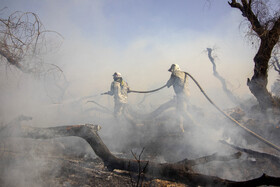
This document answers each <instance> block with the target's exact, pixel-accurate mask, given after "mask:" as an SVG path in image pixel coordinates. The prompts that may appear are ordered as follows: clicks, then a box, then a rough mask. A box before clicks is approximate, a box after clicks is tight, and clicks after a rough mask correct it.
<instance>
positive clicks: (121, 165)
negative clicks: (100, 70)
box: [0, 124, 280, 186]
mask: <svg viewBox="0 0 280 187" xmlns="http://www.w3.org/2000/svg"><path fill="white" fill-rule="evenodd" d="M100 128H101V127H100V126H99V125H92V124H85V125H72V126H58V127H48V128H37V127H27V126H13V127H9V128H6V129H4V130H3V129H2V131H1V132H0V135H1V136H2V137H10V136H17V137H23V138H32V139H51V138H58V137H68V136H76V137H80V138H83V139H84V140H85V141H87V142H88V143H89V145H90V146H91V148H92V149H93V150H94V152H95V154H96V155H97V156H98V157H100V158H101V159H102V161H103V162H104V165H105V166H106V167H107V168H108V170H111V171H113V170H114V169H119V170H126V171H130V172H136V173H138V172H139V170H140V169H141V168H144V167H145V171H144V173H145V175H148V176H150V177H152V178H159V179H167V180H170V181H176V182H182V183H185V184H187V185H190V186H197V185H199V186H259V185H280V178H277V177H271V176H267V175H265V174H264V175H263V176H261V177H259V178H256V179H252V180H249V181H242V182H237V181H231V180H226V179H221V178H219V177H215V176H209V175H203V174H200V173H195V172H193V170H192V166H193V165H196V164H200V163H205V162H208V161H213V160H229V159H237V158H239V156H240V153H237V154H234V155H230V156H229V157H228V158H226V157H225V156H223V157H219V156H217V155H215V154H214V155H210V156H206V157H202V158H199V159H195V160H187V159H184V160H182V161H180V162H177V163H156V162H149V161H140V164H139V161H137V160H133V159H124V158H118V157H116V156H114V155H113V154H112V153H111V152H110V151H109V149H108V148H107V146H106V145H105V144H104V143H103V141H102V139H101V138H100V137H99V135H98V133H97V131H98V130H99V129H100ZM147 163H148V164H147Z"/></svg>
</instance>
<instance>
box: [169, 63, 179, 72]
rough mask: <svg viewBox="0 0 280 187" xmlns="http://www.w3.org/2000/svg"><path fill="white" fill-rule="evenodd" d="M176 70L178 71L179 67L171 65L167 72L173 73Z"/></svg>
mask: <svg viewBox="0 0 280 187" xmlns="http://www.w3.org/2000/svg"><path fill="white" fill-rule="evenodd" d="M178 70H180V67H179V65H178V64H172V65H171V67H170V68H169V70H168V71H170V72H174V71H178Z"/></svg>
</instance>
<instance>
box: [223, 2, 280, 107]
mask: <svg viewBox="0 0 280 187" xmlns="http://www.w3.org/2000/svg"><path fill="white" fill-rule="evenodd" d="M228 3H229V5H230V6H231V7H232V8H237V9H239V10H240V11H241V13H242V16H244V17H245V18H246V19H247V20H248V21H249V27H250V29H251V30H250V31H251V35H256V36H257V39H258V40H259V42H260V45H259V49H258V52H257V54H256V55H255V57H254V63H255V67H254V75H253V76H252V78H251V79H249V78H248V80H247V85H248V86H249V89H250V91H251V93H252V94H253V95H254V96H255V97H256V98H257V100H258V102H259V105H260V107H261V108H262V109H263V110H266V109H268V108H271V107H274V106H275V100H274V98H273V97H272V95H271V94H270V93H269V92H268V90H267V77H268V74H267V71H268V67H269V65H268V64H269V60H270V58H271V54H272V52H273V50H276V46H277V45H279V36H280V15H279V13H280V11H279V10H276V11H275V12H272V10H269V7H268V4H267V1H265V2H264V1H260V0H241V1H240V2H237V1H236V0H232V1H230V2H228ZM278 3H279V2H278Z"/></svg>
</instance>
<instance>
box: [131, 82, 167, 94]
mask: <svg viewBox="0 0 280 187" xmlns="http://www.w3.org/2000/svg"><path fill="white" fill-rule="evenodd" d="M165 87H166V84H165V85H163V86H162V87H160V88H157V89H154V90H149V91H135V90H129V91H128V92H129V93H131V92H132V93H152V92H156V91H158V90H161V89H163V88H165Z"/></svg>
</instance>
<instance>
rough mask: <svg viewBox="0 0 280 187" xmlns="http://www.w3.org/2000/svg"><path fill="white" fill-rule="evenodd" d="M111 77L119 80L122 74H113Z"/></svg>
mask: <svg viewBox="0 0 280 187" xmlns="http://www.w3.org/2000/svg"><path fill="white" fill-rule="evenodd" d="M113 77H114V78H119V77H122V74H121V73H119V72H115V73H114V74H113Z"/></svg>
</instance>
